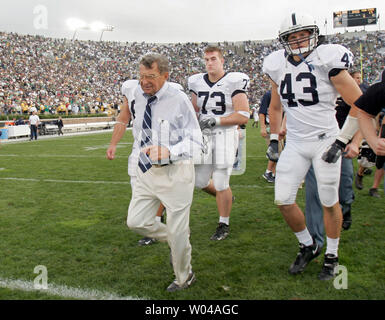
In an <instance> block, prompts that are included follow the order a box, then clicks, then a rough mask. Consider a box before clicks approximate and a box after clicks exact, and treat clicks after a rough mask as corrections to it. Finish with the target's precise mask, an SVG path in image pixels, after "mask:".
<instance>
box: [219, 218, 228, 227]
mask: <svg viewBox="0 0 385 320" xmlns="http://www.w3.org/2000/svg"><path fill="white" fill-rule="evenodd" d="M221 222H222V223H225V224H227V225H229V224H230V217H219V223H221Z"/></svg>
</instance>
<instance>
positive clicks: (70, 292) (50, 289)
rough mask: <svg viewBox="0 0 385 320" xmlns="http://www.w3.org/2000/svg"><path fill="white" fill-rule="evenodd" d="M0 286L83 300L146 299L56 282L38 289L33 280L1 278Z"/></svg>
mask: <svg viewBox="0 0 385 320" xmlns="http://www.w3.org/2000/svg"><path fill="white" fill-rule="evenodd" d="M0 288H6V289H12V290H15V289H16V290H22V291H27V292H40V293H45V294H50V295H55V296H60V297H64V298H73V299H81V300H146V299H145V298H138V297H131V296H128V297H124V296H119V295H116V294H114V293H110V292H105V291H99V290H94V289H81V288H71V287H67V286H62V285H56V284H54V283H48V284H47V289H36V288H35V283H34V282H33V281H26V280H13V279H3V278H0Z"/></svg>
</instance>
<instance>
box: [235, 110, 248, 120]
mask: <svg viewBox="0 0 385 320" xmlns="http://www.w3.org/2000/svg"><path fill="white" fill-rule="evenodd" d="M237 113H239V114H240V115H242V116H244V117H246V118H247V119H249V118H250V113H248V112H247V111H237Z"/></svg>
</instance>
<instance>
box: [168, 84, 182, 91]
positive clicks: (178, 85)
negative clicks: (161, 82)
mask: <svg viewBox="0 0 385 320" xmlns="http://www.w3.org/2000/svg"><path fill="white" fill-rule="evenodd" d="M169 84H170V86H171V87H173V88H175V89H178V90H181V91H184V89H183V87H182V86H181V85H180V84H179V83H176V82H169Z"/></svg>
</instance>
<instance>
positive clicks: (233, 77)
mask: <svg viewBox="0 0 385 320" xmlns="http://www.w3.org/2000/svg"><path fill="white" fill-rule="evenodd" d="M226 78H227V80H228V81H229V82H238V81H243V79H245V80H249V76H248V75H247V74H246V73H243V72H229V73H228V74H227V77H226Z"/></svg>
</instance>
